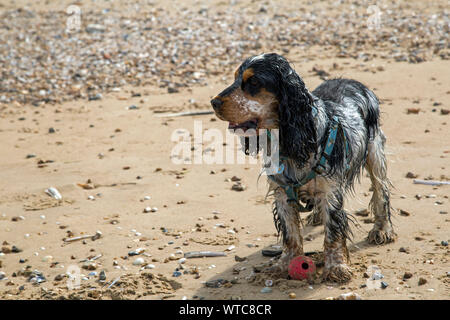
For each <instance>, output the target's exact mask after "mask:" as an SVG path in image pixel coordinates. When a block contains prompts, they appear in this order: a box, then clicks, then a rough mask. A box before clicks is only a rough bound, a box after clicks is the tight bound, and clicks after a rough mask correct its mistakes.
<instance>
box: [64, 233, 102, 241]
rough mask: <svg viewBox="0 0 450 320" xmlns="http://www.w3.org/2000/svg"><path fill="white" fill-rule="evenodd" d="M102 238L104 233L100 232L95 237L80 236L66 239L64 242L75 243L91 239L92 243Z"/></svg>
mask: <svg viewBox="0 0 450 320" xmlns="http://www.w3.org/2000/svg"><path fill="white" fill-rule="evenodd" d="M101 236H102V233H101V232H100V231H97V232H96V233H95V234H94V235H92V234H91V235H88V234H87V235H84V236H79V237H73V238H66V239H64V242H74V241H78V240H84V239H89V238H91V240H92V241H95V240H97V239H100V238H101Z"/></svg>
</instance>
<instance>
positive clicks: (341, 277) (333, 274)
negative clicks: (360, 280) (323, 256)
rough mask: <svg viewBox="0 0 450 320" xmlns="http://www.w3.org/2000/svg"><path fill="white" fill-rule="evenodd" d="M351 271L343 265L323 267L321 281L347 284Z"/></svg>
mask: <svg viewBox="0 0 450 320" xmlns="http://www.w3.org/2000/svg"><path fill="white" fill-rule="evenodd" d="M352 275H353V273H352V271H351V269H350V267H349V266H348V265H346V264H344V263H342V264H336V265H333V266H331V267H325V269H324V271H323V279H324V280H325V281H332V282H339V283H343V282H348V281H350V280H351V278H352Z"/></svg>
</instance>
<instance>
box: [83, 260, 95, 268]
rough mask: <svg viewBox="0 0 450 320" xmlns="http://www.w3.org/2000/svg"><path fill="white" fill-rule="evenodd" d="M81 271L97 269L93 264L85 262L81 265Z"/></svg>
mask: <svg viewBox="0 0 450 320" xmlns="http://www.w3.org/2000/svg"><path fill="white" fill-rule="evenodd" d="M83 269H86V270H96V269H97V264H96V263H95V262H91V261H86V262H85V263H84V264H83Z"/></svg>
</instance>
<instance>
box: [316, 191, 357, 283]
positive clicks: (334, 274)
mask: <svg viewBox="0 0 450 320" xmlns="http://www.w3.org/2000/svg"><path fill="white" fill-rule="evenodd" d="M319 199H320V200H319V203H318V205H319V206H320V208H321V210H322V212H323V213H324V222H325V223H324V224H325V240H324V264H325V267H324V272H323V278H324V279H325V280H329V281H334V282H346V281H349V280H350V279H351V276H352V272H351V270H350V268H349V266H348V264H347V263H349V254H348V249H347V245H346V239H347V237H348V236H349V233H350V229H349V226H348V218H347V214H346V212H345V211H344V210H343V196H342V193H341V192H340V191H339V190H334V191H333V192H329V193H324V194H322V196H321V197H320V198H319Z"/></svg>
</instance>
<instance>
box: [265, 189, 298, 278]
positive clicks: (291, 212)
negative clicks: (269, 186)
mask: <svg viewBox="0 0 450 320" xmlns="http://www.w3.org/2000/svg"><path fill="white" fill-rule="evenodd" d="M274 195H275V202H274V209H273V210H274V220H275V226H276V228H277V231H278V232H280V233H281V237H282V241H283V253H282V255H281V257H280V259H279V260H278V262H277V263H276V264H275V265H274V266H272V267H271V268H268V269H266V270H265V271H266V272H286V271H287V269H288V266H289V263H290V261H291V260H292V258H294V257H296V256H300V255H303V237H302V235H301V230H300V216H299V213H298V209H297V208H296V205H295V204H294V203H291V202H289V201H288V197H287V195H286V192H285V191H284V190H283V189H281V188H276V189H275V190H274Z"/></svg>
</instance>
